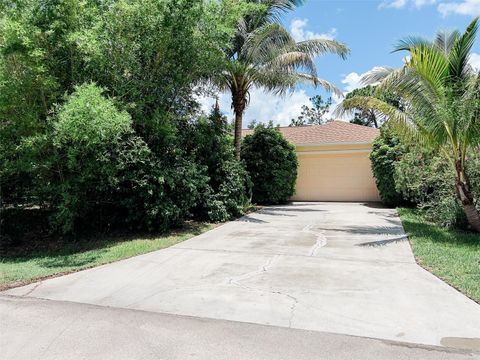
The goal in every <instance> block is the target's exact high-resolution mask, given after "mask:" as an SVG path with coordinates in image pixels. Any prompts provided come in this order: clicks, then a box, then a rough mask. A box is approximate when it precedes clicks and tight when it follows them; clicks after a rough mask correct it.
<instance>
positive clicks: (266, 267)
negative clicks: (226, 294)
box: [227, 255, 298, 327]
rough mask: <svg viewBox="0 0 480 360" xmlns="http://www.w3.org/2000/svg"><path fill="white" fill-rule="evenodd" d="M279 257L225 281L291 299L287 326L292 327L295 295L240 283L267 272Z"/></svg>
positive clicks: (295, 304) (276, 256) (254, 290)
mask: <svg viewBox="0 0 480 360" xmlns="http://www.w3.org/2000/svg"><path fill="white" fill-rule="evenodd" d="M281 257H282V256H281V255H275V256H274V257H272V258H269V259H268V260H267V261H266V262H265V264H263V265H261V266H260V267H259V268H258V270H255V271H250V272H248V273H245V274H243V275H239V276H235V277H230V278H227V283H228V284H229V285H234V286H238V287H240V288H242V289H245V290H248V291H253V292H260V293H270V294H275V295H281V296H284V297H286V298H288V299H290V300H292V301H293V303H292V305H291V306H290V317H289V319H288V327H292V321H293V318H294V317H295V310H296V308H297V305H298V299H297V298H296V297H295V296H292V295H290V294H286V293H284V292H282V291H280V290H273V289H264V288H257V287H253V286H248V285H245V284H242V283H241V281H242V280H247V279H250V278H252V277H254V276H257V275H260V274H263V273H266V272H268V270H269V269H270V268H271V267H272V266H273V265H274V263H275V262H276V261H278V260H279V259H280V258H281Z"/></svg>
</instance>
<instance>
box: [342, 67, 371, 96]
mask: <svg viewBox="0 0 480 360" xmlns="http://www.w3.org/2000/svg"><path fill="white" fill-rule="evenodd" d="M376 69H379V67H377V66H374V67H373V68H371V69H370V70H368V71H366V72H364V73H363V74H358V73H356V72H351V73H349V74H347V75H345V76H344V77H343V79H342V84H345V86H344V89H345V92H344V95H345V94H347V93H349V92H350V91H353V90H355V89H358V88H361V87H364V86H366V85H365V84H363V83H362V78H363V77H364V76H365V75H367V73H369V72H370V71H373V70H376Z"/></svg>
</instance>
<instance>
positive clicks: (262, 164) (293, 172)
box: [242, 126, 298, 204]
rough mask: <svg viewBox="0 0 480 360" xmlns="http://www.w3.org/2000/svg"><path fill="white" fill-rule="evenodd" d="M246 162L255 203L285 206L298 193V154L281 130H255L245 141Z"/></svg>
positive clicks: (243, 153) (261, 127)
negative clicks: (296, 187) (296, 186)
mask: <svg viewBox="0 0 480 360" xmlns="http://www.w3.org/2000/svg"><path fill="white" fill-rule="evenodd" d="M242 159H243V160H244V161H245V166H246V169H247V171H248V173H249V174H250V177H251V180H252V183H253V201H254V202H255V203H258V204H280V203H285V202H286V201H287V200H288V199H289V198H290V197H291V196H292V195H293V194H294V193H295V181H296V179H297V170H298V160H297V154H296V152H295V147H294V146H293V145H292V144H290V143H289V142H288V141H287V140H286V139H285V138H284V137H283V135H282V134H281V133H280V131H279V130H278V129H275V128H266V127H264V126H258V127H257V128H255V131H254V133H253V134H252V135H248V136H246V137H245V139H244V140H243V143H242Z"/></svg>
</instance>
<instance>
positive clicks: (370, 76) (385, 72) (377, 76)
mask: <svg viewBox="0 0 480 360" xmlns="http://www.w3.org/2000/svg"><path fill="white" fill-rule="evenodd" d="M396 70H397V69H395V68H391V67H383V66H377V67H374V68H373V69H372V70H370V71H368V72H366V73H365V74H364V75H363V76H362V78H361V79H360V80H361V82H362V84H364V85H373V84H376V83H378V82H380V81H382V80H384V79H385V78H387V77H388V76H390V75H391V74H392V73H393V72H395V71H396Z"/></svg>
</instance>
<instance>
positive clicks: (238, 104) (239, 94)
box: [232, 90, 247, 160]
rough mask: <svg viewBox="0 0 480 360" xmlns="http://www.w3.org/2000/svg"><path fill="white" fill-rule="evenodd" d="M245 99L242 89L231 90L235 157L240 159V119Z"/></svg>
mask: <svg viewBox="0 0 480 360" xmlns="http://www.w3.org/2000/svg"><path fill="white" fill-rule="evenodd" d="M246 104H247V100H246V98H245V93H244V92H243V91H239V90H237V91H234V92H232V105H233V111H234V112H235V137H234V139H235V141H234V144H235V157H236V158H237V160H240V149H241V144H242V121H243V111H244V110H245V106H246Z"/></svg>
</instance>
